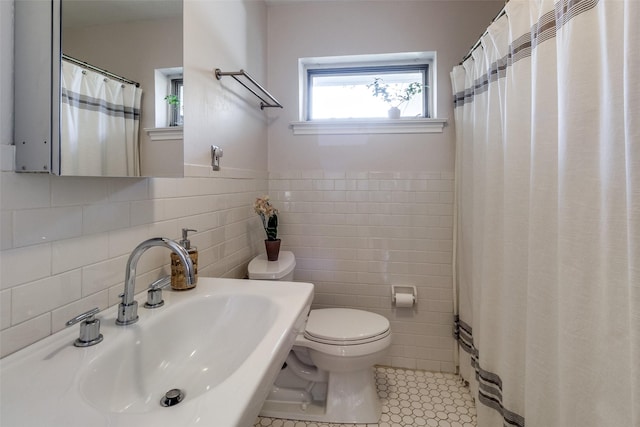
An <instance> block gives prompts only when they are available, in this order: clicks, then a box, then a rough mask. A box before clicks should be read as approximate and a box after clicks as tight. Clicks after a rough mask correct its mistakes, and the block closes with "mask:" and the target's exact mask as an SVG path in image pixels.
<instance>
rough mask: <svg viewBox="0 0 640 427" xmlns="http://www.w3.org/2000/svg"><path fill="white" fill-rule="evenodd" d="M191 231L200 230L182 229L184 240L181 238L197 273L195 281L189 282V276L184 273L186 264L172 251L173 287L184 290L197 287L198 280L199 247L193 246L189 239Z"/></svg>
mask: <svg viewBox="0 0 640 427" xmlns="http://www.w3.org/2000/svg"><path fill="white" fill-rule="evenodd" d="M190 231H198V230H191V229H189V228H183V229H182V240H180V242H178V243H180V245H181V246H182V247H183V248H185V249H186V250H187V252H189V257H190V258H191V262H192V263H193V271H194V273H195V278H196V280H195V282H193V283H191V284H188V283H187V278H186V276H185V274H184V266H183V265H182V263H181V262H180V259H179V258H178V256H177V255H176V254H174V253H173V252H171V288H172V289H175V290H178V291H183V290H186V289H193V288H195V287H196V283H197V282H198V248H196V247H195V246H191V241H190V240H189V236H188V234H189V232H190Z"/></svg>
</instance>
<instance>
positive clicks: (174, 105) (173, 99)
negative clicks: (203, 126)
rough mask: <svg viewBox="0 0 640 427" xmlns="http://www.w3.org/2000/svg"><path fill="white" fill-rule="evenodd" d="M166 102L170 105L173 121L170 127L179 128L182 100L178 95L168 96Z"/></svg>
mask: <svg viewBox="0 0 640 427" xmlns="http://www.w3.org/2000/svg"><path fill="white" fill-rule="evenodd" d="M164 100H165V101H167V104H169V109H170V110H171V120H170V124H169V126H178V124H179V123H178V109H179V108H180V98H179V97H178V95H167V96H165V97H164Z"/></svg>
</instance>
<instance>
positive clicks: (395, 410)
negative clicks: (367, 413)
mask: <svg viewBox="0 0 640 427" xmlns="http://www.w3.org/2000/svg"><path fill="white" fill-rule="evenodd" d="M375 375H376V384H377V387H378V395H379V396H380V399H381V401H382V417H381V418H380V423H379V424H326V423H318V422H311V421H292V420H281V419H275V418H262V417H259V418H258V419H257V420H256V423H255V424H254V427H414V426H427V427H476V408H475V404H474V402H473V399H472V398H471V394H469V389H468V388H467V387H466V386H465V385H464V384H463V383H462V382H461V380H460V378H459V377H458V376H457V375H454V374H445V373H434V372H425V371H414V370H408V369H397V368H388V367H376V372H375Z"/></svg>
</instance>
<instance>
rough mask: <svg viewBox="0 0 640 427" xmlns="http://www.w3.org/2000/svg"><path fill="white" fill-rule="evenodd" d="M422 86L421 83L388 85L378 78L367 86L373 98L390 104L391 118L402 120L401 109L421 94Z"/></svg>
mask: <svg viewBox="0 0 640 427" xmlns="http://www.w3.org/2000/svg"><path fill="white" fill-rule="evenodd" d="M422 86H423V84H422V83H419V82H411V83H409V84H401V83H393V84H388V83H385V82H384V80H383V79H382V78H380V77H376V78H375V79H373V83H370V84H368V85H367V88H369V89H371V91H372V92H373V96H375V97H377V98H381V99H382V100H383V101H384V102H386V103H387V104H389V106H390V108H389V118H391V119H398V118H400V108H399V107H400V106H401V105H402V104H404V103H405V102H408V101H410V100H411V99H412V98H413V97H414V96H416V95H417V94H419V93H421V92H422Z"/></svg>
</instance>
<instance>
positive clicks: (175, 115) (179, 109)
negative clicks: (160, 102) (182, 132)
mask: <svg viewBox="0 0 640 427" xmlns="http://www.w3.org/2000/svg"><path fill="white" fill-rule="evenodd" d="M171 95H173V96H175V97H176V99H177V100H178V104H177V105H174V106H173V108H171V109H170V126H182V125H183V124H184V85H183V83H182V77H180V78H176V79H171Z"/></svg>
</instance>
